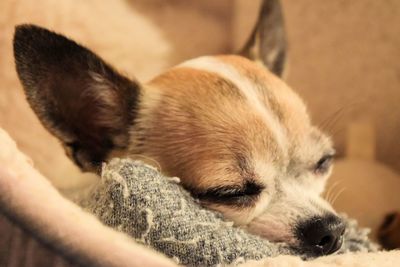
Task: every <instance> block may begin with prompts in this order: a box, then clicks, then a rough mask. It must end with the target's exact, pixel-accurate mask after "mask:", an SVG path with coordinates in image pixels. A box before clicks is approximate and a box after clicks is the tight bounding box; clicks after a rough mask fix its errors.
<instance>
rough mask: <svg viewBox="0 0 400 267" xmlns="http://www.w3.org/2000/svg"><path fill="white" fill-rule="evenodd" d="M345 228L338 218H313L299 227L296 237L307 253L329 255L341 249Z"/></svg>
mask: <svg viewBox="0 0 400 267" xmlns="http://www.w3.org/2000/svg"><path fill="white" fill-rule="evenodd" d="M345 228H346V226H345V224H344V222H343V221H342V220H341V219H340V218H339V217H337V216H334V215H327V216H323V217H313V218H312V219H308V220H306V221H303V222H301V223H299V224H298V225H297V227H296V236H297V238H298V239H299V240H300V243H301V247H302V249H304V251H305V252H306V253H308V254H311V255H315V256H321V255H328V254H332V253H334V252H336V251H337V250H338V249H340V248H341V246H342V243H343V234H344V232H345Z"/></svg>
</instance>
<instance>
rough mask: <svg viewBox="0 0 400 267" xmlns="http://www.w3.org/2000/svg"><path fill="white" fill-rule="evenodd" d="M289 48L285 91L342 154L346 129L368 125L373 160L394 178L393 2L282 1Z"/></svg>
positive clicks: (398, 114)
mask: <svg viewBox="0 0 400 267" xmlns="http://www.w3.org/2000/svg"><path fill="white" fill-rule="evenodd" d="M283 2H284V9H285V14H286V18H287V28H288V32H289V41H290V45H291V53H290V62H291V65H290V67H291V71H290V74H289V83H290V84H291V85H292V86H293V87H294V88H296V89H297V90H298V91H299V92H300V94H301V95H302V96H303V97H304V98H305V100H306V101H307V102H308V104H309V107H310V110H311V113H312V115H313V117H314V118H315V120H316V121H318V122H320V121H323V120H324V119H326V118H327V117H329V116H330V115H331V114H332V113H334V112H335V111H337V110H340V109H343V112H342V114H341V115H340V117H339V120H338V121H337V123H336V124H335V125H334V127H333V128H332V129H331V131H330V132H331V133H336V134H335V135H334V138H335V141H336V144H337V146H338V148H339V149H340V150H341V151H342V148H343V144H344V142H345V140H344V138H345V134H344V133H345V131H344V129H345V128H346V125H347V124H348V123H349V122H350V121H352V120H357V119H365V118H367V119H371V120H372V121H373V122H374V124H375V126H376V128H375V129H376V134H377V147H376V150H377V157H378V159H379V160H381V161H383V162H384V163H386V164H389V165H391V166H392V167H394V168H396V169H397V170H398V171H399V170H400V138H399V137H400V107H399V104H400V1H398V0H383V1H376V0H352V1H347V0H332V1H313V0H297V1H294V0H284V1H283Z"/></svg>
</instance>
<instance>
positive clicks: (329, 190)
mask: <svg viewBox="0 0 400 267" xmlns="http://www.w3.org/2000/svg"><path fill="white" fill-rule="evenodd" d="M339 183H340V181H335V182H334V183H333V184H332V185H330V186H329V188H328V190H327V191H326V194H325V199H326V201H327V202H328V203H330V200H331V197H332V196H333V192H334V189H335V187H336V186H337V185H339Z"/></svg>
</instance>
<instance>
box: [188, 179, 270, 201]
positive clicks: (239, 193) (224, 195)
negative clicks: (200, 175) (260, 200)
mask: <svg viewBox="0 0 400 267" xmlns="http://www.w3.org/2000/svg"><path fill="white" fill-rule="evenodd" d="M264 188H265V187H264V186H263V185H260V184H258V183H256V182H254V181H247V182H246V183H245V184H244V185H242V186H240V185H227V186H220V187H214V188H209V189H206V190H204V191H200V192H197V193H196V192H195V193H194V196H195V197H197V198H199V199H201V200H202V199H204V200H213V201H217V202H227V203H228V202H231V203H235V202H237V201H241V200H243V198H247V199H249V200H251V198H253V197H257V196H258V195H259V194H260V193H261V191H262V190H263V189H264Z"/></svg>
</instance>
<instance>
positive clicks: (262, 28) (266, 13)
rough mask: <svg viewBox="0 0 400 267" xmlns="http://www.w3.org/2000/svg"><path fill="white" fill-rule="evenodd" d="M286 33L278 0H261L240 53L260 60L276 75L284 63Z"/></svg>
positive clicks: (279, 74)
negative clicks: (259, 7)
mask: <svg viewBox="0 0 400 267" xmlns="http://www.w3.org/2000/svg"><path fill="white" fill-rule="evenodd" d="M286 47H287V45H286V35H285V28H284V20H283V14H282V7H281V4H280V2H279V0H262V5H261V9H260V13H259V16H258V19H257V23H256V25H255V27H254V29H253V31H252V33H251V36H250V38H249V39H248V41H247V42H246V44H245V46H244V47H243V49H242V51H241V52H240V54H241V55H243V56H245V57H248V58H250V59H252V60H254V61H257V62H261V63H262V64H263V65H265V66H266V67H267V68H268V69H269V70H271V71H272V72H273V73H275V74H276V75H278V76H282V74H283V72H284V68H285V63H286Z"/></svg>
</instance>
